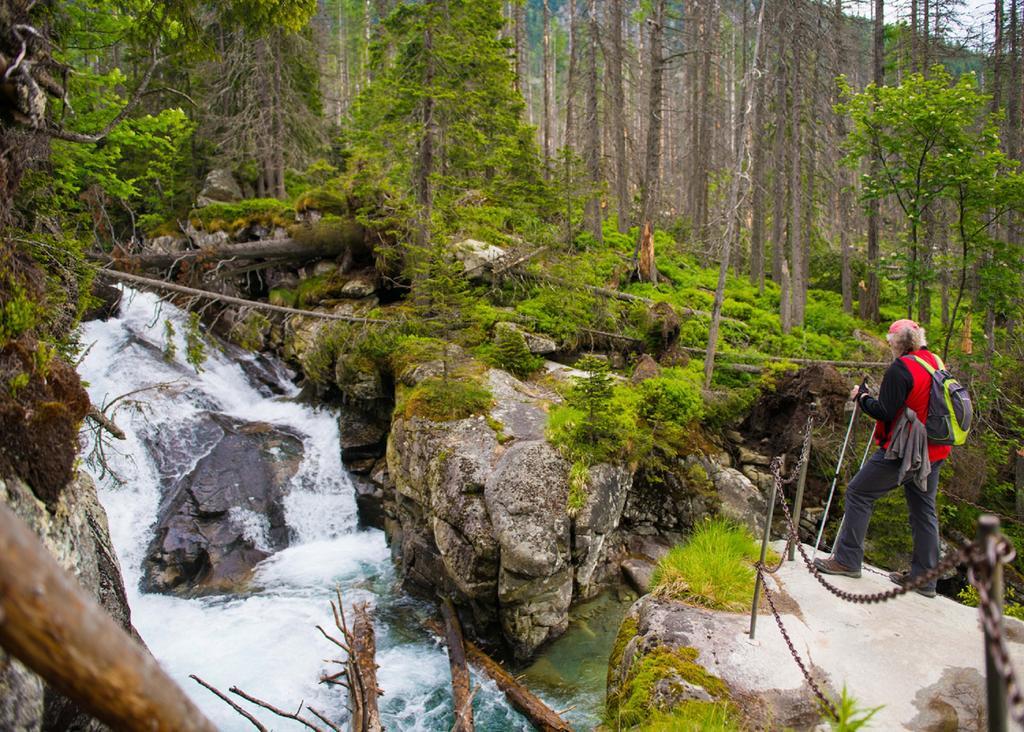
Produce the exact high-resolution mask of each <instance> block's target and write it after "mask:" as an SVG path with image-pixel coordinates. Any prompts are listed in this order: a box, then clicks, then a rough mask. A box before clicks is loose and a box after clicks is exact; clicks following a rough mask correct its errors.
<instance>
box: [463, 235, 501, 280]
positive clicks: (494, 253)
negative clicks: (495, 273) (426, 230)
mask: <svg viewBox="0 0 1024 732" xmlns="http://www.w3.org/2000/svg"><path fill="white" fill-rule="evenodd" d="M452 251H453V252H454V253H455V258H456V259H457V260H459V261H460V262H462V269H463V271H464V272H465V273H466V276H467V277H469V278H470V279H471V280H477V279H486V278H487V277H489V276H490V273H491V270H492V269H493V268H494V266H495V265H496V264H497V263H498V262H499V261H501V260H502V259H503V258H504V257H505V254H506V252H505V250H504V249H502V248H501V247H497V246H494V245H493V244H488V243H487V242H482V241H477V240H476V239H464V240H462V241H460V242H458V243H457V244H455V246H453V247H452Z"/></svg>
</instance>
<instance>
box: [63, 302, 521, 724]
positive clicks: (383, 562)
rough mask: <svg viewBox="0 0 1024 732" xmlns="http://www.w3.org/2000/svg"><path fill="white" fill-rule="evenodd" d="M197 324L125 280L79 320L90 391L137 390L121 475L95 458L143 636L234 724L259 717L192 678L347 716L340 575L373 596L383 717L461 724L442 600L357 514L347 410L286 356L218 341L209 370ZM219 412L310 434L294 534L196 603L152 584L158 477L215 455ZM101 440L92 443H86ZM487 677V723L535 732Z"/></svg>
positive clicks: (481, 711) (290, 517) (349, 591)
mask: <svg viewBox="0 0 1024 732" xmlns="http://www.w3.org/2000/svg"><path fill="white" fill-rule="evenodd" d="M165 320H170V322H171V323H172V324H173V326H174V331H175V334H174V335H173V340H174V342H175V343H176V348H175V349H173V353H172V352H171V351H170V350H169V349H165V342H164V341H165V337H166V335H167V331H166V330H165V325H164V321H165ZM186 323H187V315H186V314H185V313H183V312H182V311H181V310H179V309H178V308H176V307H174V306H172V305H169V304H167V303H162V302H161V301H160V300H158V299H157V298H156V297H155V296H153V295H151V294H148V293H144V292H136V291H133V290H125V292H124V298H123V301H122V304H121V309H120V313H119V314H118V316H117V317H115V318H111V319H110V320H108V321H106V322H99V321H93V322H89V323H85V324H84V325H83V327H82V343H83V345H84V346H85V347H86V348H87V349H88V351H87V353H86V355H85V357H84V358H83V360H82V362H81V364H80V365H79V372H80V374H81V375H82V378H83V380H84V381H86V382H88V384H87V389H88V391H89V394H90V396H91V397H92V400H93V402H94V403H95V404H97V405H101V406H102V405H105V404H108V403H110V401H111V400H113V399H115V398H118V397H120V396H121V395H124V394H130V393H131V392H135V393H134V394H130V395H129V396H127V397H124V398H123V399H121V400H120V401H119V403H118V405H117V413H116V415H115V418H116V421H117V422H118V424H119V426H120V427H121V428H122V429H123V430H124V431H125V433H126V435H127V439H126V440H125V441H124V442H119V441H112V442H111V444H109V445H107V446H106V447H105V452H106V462H107V465H108V466H109V469H110V470H112V471H113V473H114V474H116V478H115V477H113V476H111V475H110V474H105V471H103V470H102V469H101V468H100V467H98V466H96V465H90V466H88V468H87V469H89V470H90V471H91V472H92V473H93V475H94V476H95V477H96V478H97V482H98V484H99V490H100V499H101V501H102V503H103V505H104V508H105V509H106V511H107V515H108V517H109V519H110V530H111V536H112V539H113V542H114V546H115V548H116V550H117V553H118V557H119V560H120V563H121V570H122V573H123V575H124V579H125V586H126V589H127V593H128V600H129V604H130V606H131V610H132V621H133V624H134V625H135V627H136V629H137V630H138V631H139V634H140V635H141V636H142V639H143V641H145V643H146V644H147V645H148V646H149V648H150V650H151V651H152V652H153V655H154V656H155V657H156V658H157V659H158V660H159V661H160V663H161V664H162V665H163V666H164V668H165V669H167V671H168V672H169V673H170V674H171V676H172V677H173V678H174V679H175V680H176V681H177V682H178V683H179V684H180V685H181V686H182V687H183V688H184V689H186V691H188V693H189V694H190V695H191V696H192V698H193V699H195V701H196V702H197V703H198V704H199V705H200V707H201V708H202V709H203V711H204V712H205V713H206V714H207V715H208V716H209V717H210V719H211V720H212V721H213V722H214V723H215V724H216V725H217V726H218V728H219V729H221V730H249V729H251V726H250V725H249V723H248V722H246V721H245V720H243V719H242V718H241V717H240V716H239V715H237V714H236V713H235V712H233V711H232V710H231V709H229V708H228V707H227V706H226V705H225V704H224V703H223V702H221V701H220V700H218V699H216V698H215V697H213V696H212V695H211V694H210V693H209V692H207V691H206V690H204V689H202V688H200V687H199V686H198V685H197V684H195V683H194V682H193V681H192V680H191V679H189V678H188V676H189V674H193V673H194V674H196V675H198V676H200V677H201V678H203V679H205V680H206V681H208V682H209V683H211V684H213V685H215V686H217V687H219V688H220V689H222V690H224V691H226V690H227V689H228V687H230V686H232V685H237V686H238V687H240V688H242V689H243V690H245V691H247V692H249V693H250V694H253V695H255V696H258V697H260V698H262V699H265V700H267V701H269V702H271V703H273V704H275V705H277V706H280V707H282V708H287V709H294V708H295V707H296V706H297V705H298V703H299V702H300V701H302V700H305V702H306V703H307V704H309V705H311V706H313V707H315V708H316V709H318V710H320V711H322V712H325V713H327V714H328V715H330V716H331V717H334V718H342V717H343V715H344V714H345V712H344V704H345V696H344V693H343V692H344V689H341V688H340V687H328V686H326V685H323V684H320V683H319V677H320V673H321V672H322V671H323V670H325V668H326V666H325V664H324V662H323V661H324V659H326V658H336V657H337V650H336V649H335V648H334V647H333V646H332V645H331V644H330V643H329V642H328V641H326V640H325V639H324V638H323V637H322V636H321V635H320V633H319V632H317V630H316V628H315V626H316V625H318V624H319V625H322V626H324V627H325V628H328V626H329V625H331V624H332V622H333V621H332V620H331V614H330V607H329V605H328V602H329V600H330V599H331V598H332V597H333V593H334V588H335V586H336V585H337V586H339V587H340V588H341V590H342V593H343V595H344V599H345V604H346V605H351V603H353V602H356V601H369V602H370V603H371V605H372V606H373V607H374V608H375V623H376V630H377V640H378V663H379V664H380V667H381V668H380V671H379V682H380V685H381V687H382V688H383V689H384V692H385V694H384V696H383V697H382V698H381V710H382V716H383V721H384V725H385V727H386V728H387V729H399V730H447V729H450V728H451V725H452V722H453V717H452V714H451V706H452V703H451V691H450V687H449V673H448V661H447V656H446V655H445V652H444V649H443V648H442V647H441V646H439V645H438V644H437V643H436V642H435V641H434V640H432V639H431V638H430V637H429V636H428V635H427V634H426V633H425V632H424V631H423V629H422V620H423V619H424V618H425V617H426V615H427V614H428V613H429V612H430V609H429V607H427V606H426V605H424V604H422V603H419V602H417V601H414V600H412V599H410V598H408V597H406V596H404V595H403V594H402V593H401V592H400V591H399V590H398V589H397V587H396V578H395V572H394V569H393V567H392V564H391V561H390V558H389V552H388V549H387V546H386V545H385V541H384V535H383V533H382V532H380V531H377V530H360V529H359V528H358V526H357V520H356V507H355V496H354V491H353V488H352V484H351V481H350V479H349V476H348V474H347V473H346V471H345V469H344V468H343V466H342V464H341V457H340V449H339V440H338V426H337V416H336V415H335V414H333V413H332V412H331V411H330V410H326V409H315V408H313V407H310V406H308V405H305V404H301V403H299V402H298V401H296V399H295V397H296V395H297V391H298V390H297V389H296V388H295V386H294V385H293V384H292V383H291V381H290V380H289V379H288V373H287V370H286V369H285V368H284V367H283V366H282V365H281V364H279V363H275V362H273V361H271V360H267V359H265V358H262V357H261V358H259V359H257V358H256V357H254V356H252V355H249V354H245V353H243V352H240V351H237V349H233V348H232V347H230V346H226V345H223V346H220V347H218V346H216V345H212V346H211V347H210V348H208V349H207V350H208V353H207V358H206V360H205V361H204V363H203V364H202V371H201V372H199V373H197V372H196V371H195V370H194V369H193V368H192V366H190V365H189V364H187V363H186V362H185V359H184V354H185V353H186V350H187V349H186V344H185V342H184V339H183V336H182V334H183V333H185V332H186V329H187V325H186ZM254 374H256V376H255V377H254ZM156 385H164V386H160V387H156ZM210 411H213V412H219V413H222V414H224V415H227V416H229V417H232V418H236V419H239V420H245V421H259V422H267V423H270V424H272V425H274V426H279V427H282V428H287V429H288V430H289V431H290V432H292V433H294V434H296V435H299V436H301V438H302V443H303V448H304V453H303V458H302V462H301V464H300V466H299V468H298V471H297V472H296V474H295V476H294V477H293V478H292V479H291V484H290V487H289V492H288V495H287V497H286V499H285V518H286V522H287V524H288V528H289V533H290V536H291V538H290V543H289V546H288V547H287V548H286V549H283V550H282V551H279V552H277V553H276V554H273V555H271V556H270V557H269V558H268V559H266V560H264V561H263V562H262V563H261V564H260V565H258V566H257V568H256V570H255V576H254V579H253V581H252V583H251V585H252V586H251V588H250V589H248V590H247V591H246V592H245V593H243V594H226V595H214V596H205V597H199V598H192V599H184V598H179V597H175V596H170V595H160V594H149V593H144V592H141V591H140V589H139V582H140V579H141V577H142V561H143V558H144V555H145V552H146V549H147V546H148V545H149V542H150V541H151V539H152V536H153V532H152V526H153V523H154V521H155V519H156V516H157V510H158V507H159V504H160V499H161V491H160V485H161V476H163V478H164V479H165V480H166V477H167V475H168V474H170V475H172V476H174V475H177V476H181V475H185V474H186V473H187V472H188V471H190V470H191V469H192V468H193V467H194V466H195V465H196V463H197V461H198V460H200V459H201V458H202V457H203V452H202V445H201V443H199V442H197V440H196V436H195V435H194V434H193V433H194V430H192V429H191V428H192V426H193V425H194V424H195V420H196V419H197V416H198V415H200V413H203V412H210ZM157 432H159V433H160V434H161V435H162V436H163V437H162V444H164V443H166V442H167V438H166V436H167V435H171V436H172V437H171V441H170V444H171V445H172V449H169V450H165V451H164V452H163V453H162V454H160V455H153V454H152V453H151V448H150V447H148V446H147V439H146V437H147V435H150V436H151V435H153V434H156V433H157ZM148 444H152V441H149V443H148ZM92 447H93V446H90V445H87V446H85V451H86V453H88V452H89V451H90V450H91V449H92ZM246 521H247V523H246V535H247V536H248V535H250V534H251V535H252V536H253V538H254V540H256V541H257V544H259V536H260V532H261V531H262V530H263V529H262V523H261V522H262V521H263V519H262V517H260V516H256V515H252V516H248V517H246ZM474 683H475V684H477V685H479V687H480V690H479V691H478V693H477V695H476V698H475V703H474V708H475V710H476V716H477V728H478V729H481V730H485V729H492V730H517V729H521V730H528V729H530V727H529V725H528V724H527V723H526V722H525V720H523V719H522V718H521V717H520V716H519V715H518V714H517V713H516V712H514V711H513V710H512V709H511V708H510V707H509V706H508V705H507V703H506V702H505V700H504V698H503V697H502V696H501V694H500V693H499V692H498V691H497V689H496V688H495V687H494V685H493V684H492V683H490V682H489V681H488V680H486V679H482V678H479V677H474ZM252 711H253V712H254V713H255V714H256V716H258V717H259V718H260V719H261V721H263V723H264V724H266V725H267V726H268V727H270V728H272V729H278V730H284V729H302V727H301V726H300V725H298V724H297V723H293V722H289V721H286V720H283V719H279V718H276V717H274V716H273V715H271V714H270V713H269V712H263V711H257V710H252Z"/></svg>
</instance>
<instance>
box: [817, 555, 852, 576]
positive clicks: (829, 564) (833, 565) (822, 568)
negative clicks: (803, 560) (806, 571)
mask: <svg viewBox="0 0 1024 732" xmlns="http://www.w3.org/2000/svg"><path fill="white" fill-rule="evenodd" d="M814 566H815V567H816V568H817V570H818V571H819V572H821V573H822V574H838V575H841V576H843V577H853V578H854V579H856V578H857V577H860V570H859V569H849V568H847V567H844V566H843V565H842V564H840V563H839V562H837V561H836V560H835V559H834V558H832V557H828V558H826V559H815V560H814Z"/></svg>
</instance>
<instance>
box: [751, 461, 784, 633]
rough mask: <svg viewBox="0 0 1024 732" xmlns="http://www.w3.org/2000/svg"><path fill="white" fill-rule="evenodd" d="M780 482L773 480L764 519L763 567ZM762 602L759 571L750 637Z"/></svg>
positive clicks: (755, 585) (762, 539) (756, 579)
mask: <svg viewBox="0 0 1024 732" xmlns="http://www.w3.org/2000/svg"><path fill="white" fill-rule="evenodd" d="M778 488H779V486H778V482H777V481H775V480H773V481H772V492H771V496H770V497H769V498H768V516H767V517H766V518H765V521H764V536H763V537H762V538H761V562H760V565H759V566H761V567H764V560H765V557H767V556H768V539H769V538H770V535H771V532H772V515H773V514H774V513H775V492H776V491H777V490H778ZM760 602H761V572H760V571H758V573H757V575H756V576H755V577H754V604H753V605H752V606H751V607H750V638H751V640H753V638H754V630H755V628H756V627H757V606H758V604H759V603H760Z"/></svg>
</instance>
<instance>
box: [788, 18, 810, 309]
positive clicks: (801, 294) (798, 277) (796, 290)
mask: <svg viewBox="0 0 1024 732" xmlns="http://www.w3.org/2000/svg"><path fill="white" fill-rule="evenodd" d="M795 22H796V23H797V24H798V25H799V22H800V21H799V20H797V21H795ZM793 41H794V42H793V44H792V49H793V58H792V67H791V69H790V87H791V89H792V94H793V97H792V99H791V100H790V102H789V191H790V212H789V263H790V268H789V277H790V279H789V282H790V287H789V308H790V314H789V323H790V325H791V326H794V325H796V326H802V325H803V324H804V305H805V303H806V301H807V285H806V280H805V279H804V256H805V252H804V240H803V227H804V216H803V204H804V190H803V189H804V187H803V175H802V173H803V171H802V165H801V163H802V159H803V157H802V155H801V152H802V125H801V121H802V120H801V113H802V109H803V84H802V78H801V71H802V70H801V68H800V52H801V49H800V45H801V42H800V40H799V38H798V37H797V33H794V34H793Z"/></svg>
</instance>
